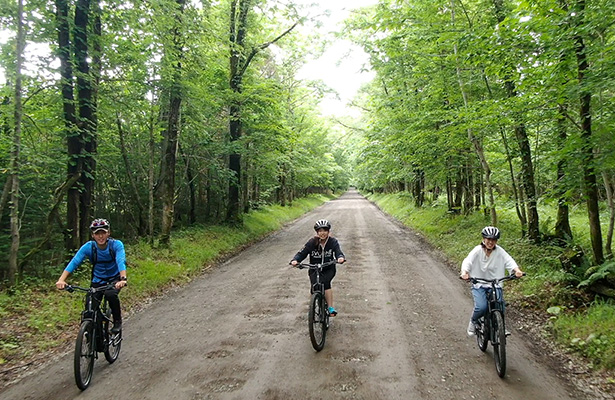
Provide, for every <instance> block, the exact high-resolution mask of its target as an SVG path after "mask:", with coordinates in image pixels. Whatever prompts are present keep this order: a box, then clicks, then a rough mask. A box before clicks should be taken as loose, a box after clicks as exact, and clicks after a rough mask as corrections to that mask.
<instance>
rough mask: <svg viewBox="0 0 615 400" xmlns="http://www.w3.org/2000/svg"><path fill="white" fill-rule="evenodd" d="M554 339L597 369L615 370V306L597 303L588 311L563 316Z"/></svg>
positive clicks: (553, 324)
mask: <svg viewBox="0 0 615 400" xmlns="http://www.w3.org/2000/svg"><path fill="white" fill-rule="evenodd" d="M551 332H552V334H553V336H554V337H555V338H556V339H557V340H558V341H559V342H560V343H563V344H564V345H566V346H568V347H569V348H570V349H571V350H573V351H575V352H578V353H580V354H582V355H583V356H585V357H587V358H588V359H589V360H591V362H592V364H593V366H594V367H595V368H604V369H610V370H613V369H615V353H614V352H613V349H615V304H614V303H613V302H611V301H609V302H607V301H596V302H594V303H593V304H592V305H591V307H589V308H588V309H587V310H584V311H581V312H568V313H563V314H559V315H558V316H557V317H556V318H555V319H554V320H552V322H551Z"/></svg>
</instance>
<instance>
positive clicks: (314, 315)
mask: <svg viewBox="0 0 615 400" xmlns="http://www.w3.org/2000/svg"><path fill="white" fill-rule="evenodd" d="M324 300H325V299H324V298H323V295H322V293H318V292H317V293H314V294H313V295H312V301H311V303H310V311H309V312H308V323H309V329H310V340H311V341H312V347H314V350H316V351H320V350H322V349H323V347H325V337H326V335H327V318H326V310H325V309H324V307H323V304H324V303H325V301H324Z"/></svg>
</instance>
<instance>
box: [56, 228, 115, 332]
mask: <svg viewBox="0 0 615 400" xmlns="http://www.w3.org/2000/svg"><path fill="white" fill-rule="evenodd" d="M90 231H91V232H92V239H93V240H90V241H88V242H87V243H85V244H84V245H83V246H81V248H80V249H79V250H78V251H77V253H76V254H75V256H74V257H73V259H72V260H71V261H70V262H69V263H68V265H67V266H66V268H65V269H64V271H63V272H62V275H61V276H60V278H59V279H58V281H57V282H56V287H57V288H58V289H64V288H65V287H66V285H67V284H66V279H67V278H68V276H69V275H70V274H72V273H73V272H74V271H75V270H76V269H77V268H78V267H79V266H80V265H81V264H82V263H83V262H84V261H85V259H86V258H88V259H89V260H90V262H91V263H92V283H91V286H92V287H94V288H96V287H101V286H105V285H107V284H109V283H113V282H115V286H114V288H113V289H109V290H106V291H105V292H104V296H105V298H106V299H107V302H108V303H109V307H110V308H111V313H112V314H113V328H112V329H111V332H113V333H118V332H119V331H120V330H121V329H122V309H121V307H120V298H119V296H118V294H119V292H120V289H122V288H123V287H124V286H126V279H127V278H126V253H125V251H124V244H123V243H122V242H121V241H119V240H117V239H112V238H111V237H110V236H111V229H110V226H109V221H107V220H106V219H102V218H97V219H95V220H94V221H92V223H91V224H90ZM95 296H98V300H100V299H102V296H103V293H101V292H98V293H96V294H95Z"/></svg>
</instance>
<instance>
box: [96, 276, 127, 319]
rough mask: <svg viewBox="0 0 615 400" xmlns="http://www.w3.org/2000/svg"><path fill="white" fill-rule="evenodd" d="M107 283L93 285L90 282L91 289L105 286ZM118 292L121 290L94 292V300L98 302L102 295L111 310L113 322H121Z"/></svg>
mask: <svg viewBox="0 0 615 400" xmlns="http://www.w3.org/2000/svg"><path fill="white" fill-rule="evenodd" d="M106 284H107V283H94V282H92V287H93V288H97V287H101V286H105V285H106ZM120 290H121V289H116V288H113V289H107V290H105V291H104V292H96V293H94V299H95V300H96V301H98V302H100V301H102V297H103V295H104V296H105V298H106V299H107V302H108V303H109V308H110V309H111V314H113V321H114V322H117V321H121V320H122V309H121V307H120V297H119V294H120Z"/></svg>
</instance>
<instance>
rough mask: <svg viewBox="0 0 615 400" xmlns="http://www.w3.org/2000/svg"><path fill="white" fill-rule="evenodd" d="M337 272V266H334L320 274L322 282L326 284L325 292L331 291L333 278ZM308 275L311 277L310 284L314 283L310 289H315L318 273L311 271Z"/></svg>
mask: <svg viewBox="0 0 615 400" xmlns="http://www.w3.org/2000/svg"><path fill="white" fill-rule="evenodd" d="M336 272H337V269H336V268H335V265H332V266H330V267H328V268H325V269H324V270H323V271H322V273H321V274H320V282H322V283H324V284H325V290H328V289H331V281H332V280H333V277H334V276H335V273H336ZM308 275H309V276H310V282H311V283H312V285H311V286H310V288H313V287H314V284H315V283H316V271H314V270H313V269H311V270H309V271H308ZM310 292H312V289H310Z"/></svg>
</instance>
